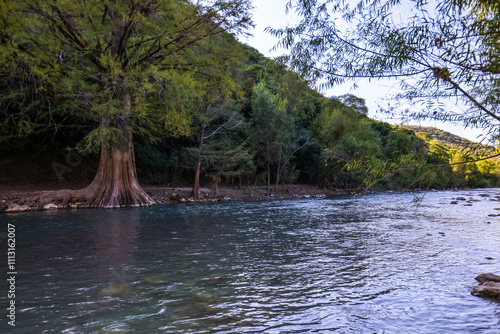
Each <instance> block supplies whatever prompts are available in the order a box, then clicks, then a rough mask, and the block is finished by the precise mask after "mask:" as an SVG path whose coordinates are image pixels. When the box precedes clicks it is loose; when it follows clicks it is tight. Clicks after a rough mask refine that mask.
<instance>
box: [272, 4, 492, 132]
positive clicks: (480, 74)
mask: <svg viewBox="0 0 500 334" xmlns="http://www.w3.org/2000/svg"><path fill="white" fill-rule="evenodd" d="M287 9H288V10H294V11H296V13H297V14H298V15H299V17H301V21H300V22H299V23H298V24H297V25H296V26H293V27H287V28H283V29H270V31H271V32H272V33H273V34H274V35H276V36H278V37H280V38H281V42H280V45H281V46H284V47H286V48H288V49H289V51H290V52H289V54H288V55H287V56H285V57H283V60H284V61H285V62H287V63H288V64H289V65H290V66H291V67H292V68H293V69H295V70H297V71H299V72H301V73H304V74H306V75H307V76H308V77H309V78H311V79H315V80H319V82H320V83H322V84H324V85H326V86H332V85H336V84H341V83H344V82H345V81H346V80H351V79H354V80H359V79H360V78H368V79H380V78H393V79H397V80H398V81H399V82H400V83H401V87H402V89H403V93H401V94H399V95H398V96H397V97H399V98H403V99H405V100H406V101H410V102H411V103H410V104H411V105H413V106H417V107H418V109H417V110H416V111H415V109H414V110H413V111H411V110H410V111H408V113H407V115H408V114H410V116H413V117H416V118H427V119H438V120H444V121H451V122H453V121H458V122H461V123H464V124H466V125H469V126H477V127H480V128H482V129H484V131H485V132H484V133H485V135H491V136H490V138H491V137H492V139H493V140H497V139H498V138H499V135H500V134H499V129H500V109H499V105H500V104H499V103H498V102H499V99H500V97H499V96H500V93H499V92H500V57H499V49H500V2H499V1H497V0H450V1H430V2H429V1H426V0H416V1H411V2H404V3H403V2H402V1H400V0H368V1H364V0H363V1H358V2H356V1H349V0H341V1H333V0H290V1H289V3H288V6H287ZM439 99H441V100H442V101H443V100H445V101H447V100H449V99H451V101H452V102H455V103H457V104H459V105H460V106H462V107H463V108H440V107H439V104H430V103H429V101H436V100H439ZM400 105H401V104H399V106H398V108H399V109H400ZM390 111H391V110H390ZM392 111H393V112H394V111H395V110H392Z"/></svg>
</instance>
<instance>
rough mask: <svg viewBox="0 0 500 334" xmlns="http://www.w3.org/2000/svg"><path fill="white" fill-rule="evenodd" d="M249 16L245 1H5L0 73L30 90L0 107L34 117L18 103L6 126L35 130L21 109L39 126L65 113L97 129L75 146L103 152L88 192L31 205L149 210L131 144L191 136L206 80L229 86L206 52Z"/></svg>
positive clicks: (50, 196) (0, 11) (64, 193)
mask: <svg viewBox="0 0 500 334" xmlns="http://www.w3.org/2000/svg"><path fill="white" fill-rule="evenodd" d="M249 9H250V6H249V4H248V1H245V0H222V1H200V2H199V3H193V2H192V1H187V0H57V1H55V0H48V1H42V0H15V1H14V0H13V1H2V3H1V7H0V15H2V17H3V18H4V19H5V20H4V21H3V23H4V24H2V25H1V34H0V37H1V40H0V47H1V51H2V52H1V53H2V57H1V58H0V61H1V66H2V71H3V72H4V73H10V74H12V75H11V77H12V78H15V77H18V78H19V77H21V78H25V79H27V80H24V79H19V80H18V81H20V82H28V83H29V84H27V86H29V87H30V90H26V89H24V90H19V89H18V90H16V89H15V87H14V88H12V87H10V88H11V91H12V92H16V94H9V95H8V96H6V95H4V96H3V97H2V101H1V102H2V103H3V105H4V106H8V105H10V103H11V102H18V101H25V100H26V99H30V100H32V102H30V103H29V105H28V107H29V108H31V109H29V108H28V107H26V103H21V104H19V106H18V108H17V109H15V112H13V113H11V114H9V115H8V118H9V120H14V122H15V121H18V123H19V121H20V120H24V121H26V122H28V123H29V122H32V123H33V124H34V123H35V122H36V120H37V119H36V117H30V116H32V114H29V113H27V110H28V109H29V110H32V109H35V108H36V107H38V108H39V112H40V113H42V112H45V115H47V114H48V115H49V117H48V118H47V117H45V118H42V119H45V120H46V119H49V120H50V121H51V122H52V121H53V120H54V117H53V114H54V113H57V112H59V113H65V112H66V113H67V112H68V111H67V110H68V108H70V109H71V110H72V112H73V113H74V114H76V113H77V114H78V115H79V116H81V118H82V119H84V120H85V121H87V122H91V123H92V124H95V128H94V129H92V131H90V132H89V133H88V134H87V135H86V136H85V139H84V140H83V142H82V144H81V145H80V147H81V148H83V149H92V148H94V149H97V150H99V151H100V161H99V167H98V170H97V173H96V176H95V178H94V180H93V181H92V183H91V184H90V185H89V186H88V187H86V188H84V189H80V190H61V191H55V192H44V193H42V194H40V195H38V196H36V197H34V198H33V199H32V200H36V201H37V202H38V204H39V205H43V204H45V203H47V202H58V203H60V204H62V205H65V204H67V203H68V202H70V201H71V202H83V203H84V204H82V206H84V207H120V206H145V205H150V204H153V203H154V201H153V200H152V199H151V198H150V197H149V196H148V195H147V194H146V193H145V192H144V191H143V190H142V188H141V187H140V185H139V183H138V181H137V175H136V170H135V162H134V151H133V144H132V135H133V133H141V135H147V136H152V137H154V136H156V135H159V134H164V133H166V134H170V135H179V134H184V133H186V132H187V131H188V129H189V120H190V118H189V103H191V102H192V101H193V100H195V99H196V98H197V97H199V96H203V90H204V89H206V87H204V85H203V83H204V82H206V80H205V79H206V78H210V79H211V80H210V82H212V83H214V82H215V83H216V84H218V85H222V86H223V85H225V84H226V83H225V80H226V79H227V78H228V77H225V76H221V75H220V72H217V68H218V61H219V58H217V54H211V53H210V48H211V47H212V45H213V43H220V42H221V41H220V36H222V35H223V34H225V33H226V32H227V31H242V30H243V29H245V28H246V27H248V26H249V25H251V21H250V19H249V14H248V12H249ZM9 22H10V23H9ZM218 38H219V40H217V39H218ZM12 82H14V80H13V81H12ZM28 93H29V97H27V96H26V94H28ZM19 96H23V97H19ZM58 106H59V107H58ZM68 106H70V107H68ZM73 116H74V115H73ZM56 119H57V118H56Z"/></svg>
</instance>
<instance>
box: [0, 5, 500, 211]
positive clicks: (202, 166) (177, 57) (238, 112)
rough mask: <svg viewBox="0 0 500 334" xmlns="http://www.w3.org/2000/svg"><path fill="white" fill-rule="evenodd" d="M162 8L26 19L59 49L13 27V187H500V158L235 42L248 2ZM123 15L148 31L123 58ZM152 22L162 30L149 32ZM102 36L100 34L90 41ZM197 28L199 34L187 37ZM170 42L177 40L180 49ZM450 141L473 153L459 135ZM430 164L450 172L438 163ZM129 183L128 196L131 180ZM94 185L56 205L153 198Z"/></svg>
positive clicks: (7, 140) (7, 80) (6, 39)
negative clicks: (160, 22) (123, 180)
mask: <svg viewBox="0 0 500 334" xmlns="http://www.w3.org/2000/svg"><path fill="white" fill-rule="evenodd" d="M161 3H162V4H163V3H164V4H166V5H165V6H166V8H164V11H162V12H161V13H160V12H159V9H157V8H150V9H147V8H146V9H144V8H142V9H141V8H139V7H137V8H136V7H134V8H129V7H127V6H128V5H127V4H125V3H124V4H122V6H123V8H121V9H116V12H115V13H113V12H112V10H111V9H109V8H108V9H105V7H102V6H101V5H100V3H96V8H84V9H80V8H79V9H78V10H81V11H82V12H81V16H82V17H84V16H88V17H95V18H97V17H99V18H102V15H103V12H100V11H99V10H98V9H102V10H103V11H104V15H105V17H104V19H103V20H102V27H98V28H94V27H91V28H88V27H87V26H86V25H87V24H88V22H89V21H88V20H87V21H85V20H81V21H78V22H77V21H75V22H73V21H71V22H69V21H68V20H69V19H68V18H67V17H65V16H64V15H60V14H57V15H55V14H54V15H55V16H54V17H52V18H53V20H54V22H56V25H57V24H60V22H62V23H63V25H62V26H59V25H57V27H59V28H60V29H59V30H60V31H62V33H60V32H58V31H57V30H56V31H54V30H51V29H50V26H49V27H47V26H44V24H45V21H43V20H41V19H40V20H39V19H37V18H31V20H33V21H30V22H25V23H24V24H28V23H29V24H31V27H33V28H32V29H33V30H37V29H38V30H39V31H42V32H43V33H44V34H41V35H40V36H45V37H44V38H48V37H50V35H51V34H55V36H56V37H58V38H59V39H60V40H61V41H62V42H61V43H59V44H57V43H55V42H54V43H55V44H56V45H55V46H53V48H52V49H50V50H49V49H46V48H45V47H44V45H41V44H39V43H38V42H37V43H35V42H34V37H33V36H31V35H30V34H31V33H34V31H33V32H28V33H26V30H23V29H22V24H23V23H20V24H18V25H17V26H16V25H13V26H9V27H3V28H2V29H3V32H2V34H3V35H2V36H3V39H2V42H1V47H2V48H3V49H2V58H1V59H0V70H1V72H2V75H1V78H2V79H0V87H1V88H2V95H1V97H0V106H1V110H2V117H3V122H2V125H1V127H0V131H1V133H0V140H1V145H0V154H1V155H2V160H1V163H0V164H1V166H0V171H1V172H0V182H1V183H2V184H30V183H43V184H49V183H50V184H55V185H60V186H61V187H63V186H68V185H73V184H74V185H78V186H82V185H84V184H88V183H91V186H92V188H91V190H92V191H94V190H95V187H97V186H98V184H96V182H107V181H104V180H107V175H109V174H110V173H111V174H112V173H114V172H113V171H112V170H113V168H115V170H116V168H120V169H124V170H130V171H131V172H130V174H129V176H130V177H132V179H133V177H134V176H135V175H137V177H138V180H139V181H140V183H141V184H158V185H167V184H176V185H184V186H192V187H193V194H192V195H193V197H194V198H195V199H197V198H198V196H199V188H200V186H204V187H212V188H213V189H214V191H217V189H218V187H220V186H234V187H242V186H254V185H264V186H265V187H266V188H267V189H268V190H269V191H272V190H273V189H274V190H277V189H279V188H280V187H284V186H286V185H289V184H292V183H306V184H311V185H315V186H318V187H326V188H330V189H362V188H367V187H378V188H385V189H404V188H407V187H412V188H455V187H488V186H498V185H500V163H499V162H497V161H493V160H480V161H477V162H471V163H463V164H462V163H460V162H467V161H473V160H479V159H481V158H482V157H483V156H482V154H483V153H475V152H474V151H467V152H466V151H461V150H458V149H457V148H456V147H449V146H447V143H443V142H440V141H438V140H436V139H435V138H433V136H434V135H435V134H436V133H438V132H439V130H437V129H436V130H433V132H432V133H430V136H427V135H424V134H422V132H428V131H421V130H422V129H420V128H419V129H413V128H412V129H409V128H403V127H397V126H392V125H390V124H387V123H383V122H379V121H375V120H372V119H370V118H369V117H368V116H367V112H368V109H367V107H366V105H365V102H364V100H363V99H362V98H359V97H356V96H353V95H343V96H337V97H325V96H322V95H321V94H319V93H318V92H316V91H315V90H313V89H311V88H310V86H309V84H308V82H307V81H305V80H304V79H303V78H301V77H300V76H299V75H297V74H296V73H295V72H292V71H290V70H288V69H287V68H286V67H285V66H284V65H282V64H280V63H278V62H277V61H274V60H271V59H267V58H265V57H264V56H262V55H261V54H260V53H259V52H257V51H256V50H255V49H253V48H251V47H249V46H246V45H243V44H241V43H239V42H238V41H237V40H236V38H235V37H234V35H233V34H232V30H233V29H234V28H235V26H238V25H241V26H244V25H245V19H244V18H241V17H239V16H238V14H237V13H236V11H237V10H239V9H238V8H226V7H224V8H215V7H210V8H194V7H193V6H191V5H189V4H186V3H184V2H179V3H177V2H176V1H163V2H161ZM167 5H168V6H179V7H178V9H179V10H178V11H177V12H176V16H175V17H170V19H171V20H174V21H175V20H177V22H178V23H177V24H172V26H169V27H162V29H164V31H162V32H161V34H159V35H158V36H157V37H155V36H156V35H155V34H156V33H157V30H156V29H158V27H156V28H155V27H154V26H153V24H157V23H155V21H154V18H155V16H154V15H160V14H161V15H169V14H168V13H170V12H169V11H168V10H171V9H172V8H170V9H169V8H168V6H167ZM60 6H61V8H60V12H61V13H62V12H64V11H65V10H66V11H68V12H69V11H70V10H76V9H72V8H71V5H70V4H66V2H61V4H60ZM64 6H68V8H65V7H64ZM214 6H215V5H214ZM39 10H40V13H42V14H44V13H45V14H44V15H49V14H48V13H47V12H44V11H45V10H46V9H45V8H39ZM119 10H122V11H124V12H134V11H135V15H137V16H138V17H140V18H141V19H140V20H137V22H135V21H134V22H135V23H134V22H132V21H133V20H132V19H131V20H132V21H131V24H136V25H137V27H142V28H141V29H136V30H134V34H135V35H133V36H131V35H129V32H125V31H124V32H121V33H122V39H123V40H126V41H127V42H128V43H129V44H126V43H124V42H123V40H122V41H120V42H119V43H121V44H122V45H121V46H119V47H121V48H124V50H121V49H116V50H114V51H113V52H114V53H113V52H111V51H110V52H111V53H109V52H108V51H105V47H104V44H105V43H108V44H109V46H108V48H106V50H113V47H118V46H117V45H116V43H118V42H117V41H116V38H117V37H116V36H114V35H113V34H115V33H116V28H113V27H111V28H109V27H108V26H107V24H108V23H109V22H111V23H109V24H110V25H111V26H113V22H114V21H113V20H114V18H115V17H116V16H118V13H119ZM156 10H157V11H158V13H160V14H154V13H156V12H155V11H156ZM94 11H95V12H94ZM217 11H219V12H224V13H225V14H226V15H228V16H234V20H236V21H232V24H233V25H232V26H227V27H224V29H223V27H222V26H223V24H222V23H223V22H221V24H220V25H215V26H214V24H215V22H216V21H217V20H218V19H219V17H218V16H217V15H215V14H214V13H215V12H217ZM51 15H52V14H51ZM42 16H43V15H42ZM131 17H132V16H131ZM158 17H159V16H158ZM202 17H203V18H204V20H201V19H200V20H198V19H197V18H202ZM58 20H59V21H58ZM75 20H76V19H75ZM149 20H153V21H152V22H153V23H151V25H144V26H143V24H145V23H144V22H149ZM238 20H240V21H238ZM108 21H109V22H108ZM34 22H35V23H36V24H37V25H34ZM57 22H59V23H57ZM207 22H208V23H207ZM224 22H225V21H224ZM225 23H227V22H225ZM225 23H224V24H225ZM205 24H206V25H205ZM120 27H121V26H120ZM87 28H88V29H90V30H89V31H87V30H85V29H87ZM108 28H109V29H110V31H111V33H109V31H108V32H107V31H106V29H108ZM65 29H66V30H65ZM78 29H80V30H78ZM92 29H95V30H92ZM113 29H115V30H113ZM194 29H197V30H194ZM77 30H78V32H77ZM102 31H104V32H102ZM101 32H102V34H103V35H102V37H99V38H101V40H100V39H99V38H98V39H97V40H95V38H94V37H92V36H94V35H95V34H97V35H99V34H100V33H101ZM189 33H191V34H195V35H196V36H199V38H195V39H192V38H189V37H186V36H189ZM61 34H62V35H61ZM85 34H87V35H85ZM109 34H111V35H109ZM168 34H170V36H171V37H170V38H167V39H166V40H164V38H165V36H166V35H168ZM28 35H29V36H28ZM82 36H83V37H82ZM107 36H108V37H109V36H112V38H111V39H107V38H108V37H107ZM172 36H173V37H175V38H177V42H176V43H177V44H175V43H173V44H172V43H171V41H172V38H173V37H172ZM193 36H194V35H193ZM85 38H87V42H83V39H85ZM127 39H128V40H127ZM150 40H153V41H155V42H152V44H149V46H148V48H143V45H142V44H141V43H146V42H148V43H149V41H150ZM162 43H164V44H162ZM83 45H85V47H84V46H83ZM48 47H52V46H51V45H49V46H48ZM82 48H83V49H85V48H88V50H90V51H88V50H87V51H88V52H90V53H88V52H87V51H85V50H83V49H82ZM126 48H129V49H130V50H129V51H127V52H128V53H127V52H125V49H126ZM140 48H141V49H140ZM155 48H157V49H158V50H157V51H155V53H154V54H153V53H152V52H153V51H152V50H154V49H155ZM54 50H61V51H60V52H55V53H54ZM131 50H133V51H134V52H135V53H134V52H132V51H131ZM113 57H114V58H113ZM127 57H132V58H127ZM134 57H135V58H134ZM113 59H114V60H113ZM131 61H136V62H137V63H134V64H135V65H134V66H137V67H136V69H135V70H129V67H128V66H131V65H130V62H131ZM85 71H87V72H86V73H83V72H85ZM416 132H417V133H416ZM448 137H449V136H448ZM128 138H131V141H130V142H128ZM440 138H442V137H439V138H437V139H439V140H441V139H440ZM450 141H451V142H452V143H453V144H456V145H459V146H470V143H469V142H466V141H464V140H463V139H461V138H455V137H453V138H451V139H449V138H448V139H447V142H450ZM132 147H133V151H132V153H131V154H129V153H128V151H127V150H128V148H132ZM116 152H121V153H120V154H121V156H123V155H127V154H129V155H128V156H129V160H127V161H129V162H130V164H128V163H129V162H126V164H125V162H121V163H120V165H119V166H120V167H117V166H118V165H116V166H115V167H109V168H111V169H109V170H108V169H106V168H105V167H104V166H110V164H113V163H116V161H115V156H116V154H117V153H116ZM109 157H110V158H111V159H108V158H109ZM448 164H452V165H448ZM433 165H437V166H440V167H437V168H429V167H430V166H433ZM96 173H97V176H95V175H96ZM129 176H127V177H129ZM96 180H97V181H96ZM113 182H117V181H113ZM131 184H132V185H133V186H132V189H133V188H134V187H135V185H134V181H133V180H132V181H131ZM109 186H110V187H113V186H112V185H111V184H110V185H109ZM119 188H120V189H122V188H123V189H125V190H119V191H118V192H122V191H123V193H124V195H123V196H122V197H123V198H128V197H127V196H129V195H128V193H127V191H126V189H128V188H129V185H127V184H124V185H123V187H122V186H121V185H120V187H119ZM85 189H87V190H86V192H85V193H78V196H79V197H81V198H77V197H78V196H76V194H75V193H68V194H66V195H65V196H62V197H61V198H54V196H56V195H58V194H51V196H52V195H54V196H52V197H51V198H50V201H52V202H54V201H56V200H58V201H60V202H61V201H62V202H64V201H66V202H68V201H69V202H72V201H84V202H85V201H86V203H88V204H89V206H100V205H103V203H107V205H109V206H116V205H137V204H139V205H144V204H146V205H147V204H148V201H149V199H148V198H146V197H144V198H142V197H140V196H139V198H138V199H132V200H124V199H123V198H122V197H120V198H113V199H111V198H102V197H100V196H96V195H95V194H90V193H89V192H90V189H89V188H88V187H87V188H85ZM106 192H107V190H106ZM59 195H60V193H59ZM130 196H132V197H131V198H135V197H134V196H136V195H135V194H134V193H133V192H132V193H130ZM39 200H40V201H42V200H41V199H39Z"/></svg>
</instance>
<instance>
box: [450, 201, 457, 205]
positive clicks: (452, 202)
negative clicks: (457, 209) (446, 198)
mask: <svg viewBox="0 0 500 334" xmlns="http://www.w3.org/2000/svg"><path fill="white" fill-rule="evenodd" d="M450 204H458V201H451V202H450Z"/></svg>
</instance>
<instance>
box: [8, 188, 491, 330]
mask: <svg viewBox="0 0 500 334" xmlns="http://www.w3.org/2000/svg"><path fill="white" fill-rule="evenodd" d="M495 196H497V197H496V198H495ZM457 197H463V198H465V199H467V200H474V201H469V202H470V203H466V201H463V200H459V201H458V204H450V203H451V201H453V200H454V199H456V198H457ZM499 198H500V189H479V190H464V191H458V192H457V191H438V192H428V193H423V192H422V193H416V194H378V195H367V196H357V197H352V196H340V197H332V198H321V199H319V198H314V199H313V198H311V199H297V200H287V201H279V200H277V201H269V202H223V203H216V204H203V205H196V204H178V205H169V206H168V205H167V206H155V207H150V208H139V209H119V210H68V211H45V212H28V213H16V214H2V215H0V223H1V225H0V226H1V228H2V231H1V233H0V236H1V244H2V247H3V250H2V254H5V253H6V248H7V238H8V233H7V232H8V230H7V224H11V225H10V226H14V227H15V238H16V242H15V270H16V275H15V298H10V297H8V295H7V292H6V290H5V289H4V288H8V286H7V284H6V283H5V281H4V285H3V287H4V288H2V295H1V296H0V305H2V310H3V311H2V312H1V315H2V319H1V320H0V332H1V333H52V332H53V333H112V332H113V333H114V332H121V333H492V334H498V333H500V303H495V302H492V301H489V300H484V299H481V298H478V297H475V296H472V295H471V294H470V292H471V290H472V288H473V287H474V286H475V285H476V284H477V282H476V281H475V280H474V277H475V276H477V275H478V274H480V273H484V272H493V273H496V274H500V216H498V217H495V216H492V215H495V214H500V201H498V200H499ZM465 204H467V206H465ZM11 236H12V235H11ZM4 257H5V259H4V260H3V261H2V267H1V270H2V271H3V273H4V274H5V273H7V272H8V271H9V269H8V268H7V267H6V264H7V256H6V255H4ZM11 300H15V325H16V327H15V329H14V327H12V326H10V325H8V323H7V321H8V320H9V318H7V317H6V315H7V314H8V313H7V312H8V311H6V306H8V305H9V302H10V301H11ZM6 320H7V321H6Z"/></svg>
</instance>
